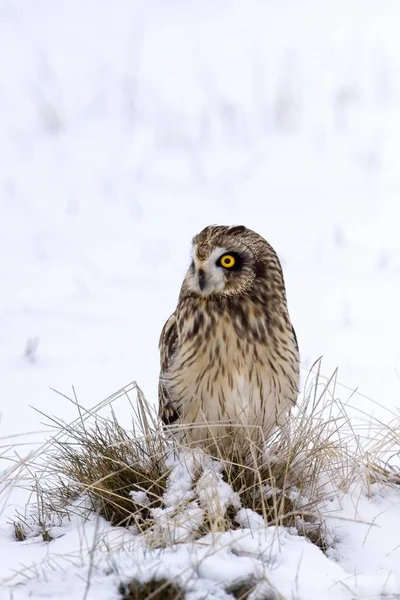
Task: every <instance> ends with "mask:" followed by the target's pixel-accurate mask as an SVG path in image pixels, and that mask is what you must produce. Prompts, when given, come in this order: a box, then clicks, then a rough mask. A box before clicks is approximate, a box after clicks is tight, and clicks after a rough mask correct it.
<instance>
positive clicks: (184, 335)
mask: <svg viewBox="0 0 400 600" xmlns="http://www.w3.org/2000/svg"><path fill="white" fill-rule="evenodd" d="M193 302H194V304H196V301H193ZM186 308H187V310H188V311H189V310H190V309H194V308H196V310H193V311H191V310H190V312H191V314H194V315H195V317H194V318H186V317H185V311H183V318H182V319H181V320H178V331H179V339H180V345H179V349H178V351H177V352H176V355H175V356H174V359H173V361H172V362H171V365H170V368H169V369H168V371H167V373H165V375H164V378H163V381H164V384H165V386H166V388H167V391H168V393H169V394H170V395H171V397H173V398H174V401H175V404H176V406H177V407H178V411H179V414H180V422H181V423H183V424H187V425H194V427H193V429H192V430H191V431H190V439H191V441H192V442H194V441H201V440H204V439H205V438H209V437H213V436H217V437H220V436H221V435H222V436H223V435H224V434H225V433H226V428H224V427H223V426H221V424H222V423H226V424H227V426H228V425H231V426H233V427H237V426H239V428H240V427H245V428H246V429H247V428H250V430H252V431H254V430H256V431H257V432H258V431H259V429H260V428H261V429H262V431H263V433H264V435H268V432H269V431H270V430H271V429H272V428H273V427H274V426H275V424H280V423H281V420H282V418H283V416H284V415H285V414H286V412H287V409H288V407H289V406H290V405H291V404H293V403H294V402H295V399H296V396H297V371H296V369H297V362H296V360H295V357H294V348H293V347H292V346H293V344H292V342H291V340H290V335H289V332H286V330H285V328H284V327H282V332H281V333H280V335H279V336H278V337H277V336H275V335H271V334H269V333H268V328H267V322H266V317H265V315H263V313H262V312H261V311H259V310H258V309H257V307H256V306H255V307H252V310H250V311H248V314H247V315H246V319H247V321H246V324H245V325H246V327H243V328H242V329H243V330H241V325H242V324H241V317H240V314H239V315H237V314H236V313H233V314H232V313H229V312H228V311H227V310H225V311H224V310H222V311H221V308H220V306H219V305H218V304H217V303H215V304H214V305H213V304H210V303H209V304H207V310H205V309H203V308H202V306H201V305H200V306H198V305H197V306H193V307H190V306H188V307H186ZM278 355H279V356H280V357H281V358H280V360H278V361H277V360H276V359H277V356H278ZM204 421H207V424H208V425H207V427H206V429H204V428H202V427H199V424H200V423H201V422H204ZM213 423H219V424H220V425H219V426H218V427H215V426H213V425H212V424H213Z"/></svg>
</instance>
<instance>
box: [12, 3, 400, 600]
mask: <svg viewBox="0 0 400 600" xmlns="http://www.w3.org/2000/svg"><path fill="white" fill-rule="evenodd" d="M399 17H400V9H399V7H398V5H397V3H396V2H395V1H394V0H392V1H391V0H384V1H383V2H381V3H377V2H374V1H373V0H362V1H361V0H351V1H349V2H347V3H346V4H345V5H344V4H343V5H342V4H340V3H335V2H328V1H327V0H320V1H317V0H300V1H297V2H294V1H291V0H284V1H282V2H278V1H277V0H266V1H265V2H258V1H256V0H236V1H233V2H227V1H226V0H218V2H210V1H208V0H206V1H204V2H201V3H195V2H194V1H193V0H190V1H188V2H182V1H181V0H170V1H169V2H164V1H161V0H158V1H157V0H148V1H147V2H144V1H143V2H141V1H140V0H137V1H136V2H129V1H128V0H116V1H115V2H113V4H112V8H111V6H110V4H109V3H106V2H103V1H99V0H86V2H84V3H82V2H78V1H77V0H53V1H52V2H50V1H49V0H36V2H35V3H27V2H24V1H23V0H12V1H11V0H4V1H3V2H2V3H1V5H0V53H1V56H2V60H1V61H0V116H1V118H0V289H1V294H0V398H1V403H0V410H1V422H0V438H1V444H0V445H1V448H0V473H1V471H3V473H5V474H3V476H1V475H0V486H1V489H0V492H1V493H0V556H1V561H0V581H1V582H2V585H1V588H0V597H1V598H3V597H4V598H7V599H10V598H14V599H19V598H25V597H30V598H39V597H48V598H54V597H55V596H57V597H61V598H71V599H76V598H84V597H85V598H91V597H93V598H96V599H99V598H100V599H101V598H104V599H106V598H107V599H110V598H117V597H118V594H117V587H118V584H119V582H120V581H121V580H126V579H127V578H129V577H133V576H138V577H139V576H140V577H142V578H145V577H147V576H148V575H149V574H151V573H153V572H154V573H156V572H157V573H159V572H160V573H164V574H167V575H168V576H176V577H177V578H178V580H179V581H181V582H183V581H184V582H185V584H186V585H188V586H189V588H188V589H189V592H188V597H189V598H192V599H195V598H201V597H204V593H205V591H207V593H208V594H209V597H213V598H221V599H222V598H227V597H229V595H228V593H227V592H226V586H227V585H228V583H232V582H233V581H234V579H235V578H246V577H249V576H250V575H251V574H256V575H258V576H261V575H262V576H263V577H265V580H266V583H265V585H268V586H272V588H274V589H277V590H278V591H279V593H280V594H281V595H282V596H283V597H284V598H292V597H296V598H299V599H300V600H303V599H304V600H314V599H316V598H318V599H321V600H328V599H329V600H331V599H332V600H336V599H337V600H344V599H345V598H354V597H356V598H357V597H358V598H363V599H366V598H376V597H379V596H383V595H384V594H386V596H385V597H386V598H390V596H391V595H392V596H395V595H396V594H400V567H399V565H400V560H399V559H400V546H399V539H400V525H399V524H400V507H399V504H400V495H399V493H398V491H396V490H395V489H394V490H392V489H387V488H385V487H384V486H381V485H380V484H377V483H375V484H373V485H372V486H371V489H369V490H368V489H365V487H363V486H362V485H361V484H360V483H357V484H354V486H353V487H351V488H349V489H348V490H346V491H344V492H343V494H342V495H341V497H340V498H339V499H334V500H332V502H331V506H330V508H329V514H330V517H329V519H328V520H327V522H328V526H329V531H330V535H331V536H332V539H333V540H334V544H333V547H332V548H330V549H329V550H328V553H327V555H324V554H323V553H322V552H321V551H320V550H319V549H318V548H317V547H316V546H314V545H313V544H311V543H310V542H308V541H307V540H306V539H305V538H302V537H301V536H299V535H297V534H295V532H294V531H288V530H286V529H284V528H277V527H268V528H265V527H264V526H263V527H261V523H260V519H259V518H258V516H257V517H256V516H255V514H251V513H250V512H249V511H248V509H244V508H242V509H241V510H240V512H239V515H240V516H239V520H240V523H241V526H242V527H241V528H240V529H238V530H236V531H231V532H225V533H222V534H220V535H211V534H210V536H209V537H208V538H205V539H203V540H202V544H198V543H196V541H194V540H191V539H189V538H190V536H189V537H188V529H189V531H190V530H191V529H192V528H193V527H195V525H196V523H198V522H199V519H200V518H201V515H202V514H203V511H204V506H201V505H200V503H199V504H198V506H195V505H194V504H193V500H192V498H193V492H192V483H193V478H192V475H191V471H190V468H189V467H190V465H189V466H188V462H187V461H185V462H184V465H182V464H180V465H179V463H178V464H175V466H174V468H173V471H172V473H173V474H174V475H172V478H171V479H170V480H169V487H168V490H167V496H166V498H165V506H166V508H164V509H159V510H161V511H163V510H164V511H170V512H174V510H175V507H176V506H177V504H180V503H181V504H183V505H185V506H186V510H187V511H189V512H187V513H185V519H187V522H186V523H183V525H182V514H180V516H179V518H178V517H177V523H176V529H174V531H173V533H174V536H176V537H174V539H176V540H178V539H180V540H181V543H179V544H177V545H176V546H173V547H171V548H165V549H163V550H162V551H161V550H160V549H148V548H144V547H142V545H143V541H142V540H139V539H138V538H137V536H135V535H134V533H133V532H129V531H123V530H121V529H120V528H113V527H111V526H110V525H108V524H107V523H105V522H104V521H103V520H101V519H95V518H94V517H93V518H91V519H89V520H85V519H83V518H82V517H79V516H76V517H74V518H73V519H72V520H71V521H68V520H64V521H63V522H62V523H61V524H59V523H53V524H52V526H51V528H50V533H51V532H53V533H51V534H52V535H53V537H54V538H55V539H54V540H53V541H52V542H50V543H49V542H44V541H43V540H42V538H41V536H38V535H37V533H38V531H39V529H35V528H33V534H32V536H29V537H28V539H26V540H25V541H22V542H16V541H15V537H14V533H13V526H12V524H11V523H12V520H13V518H14V514H15V510H16V509H17V510H18V511H19V512H22V513H24V511H25V503H26V501H27V499H28V494H27V493H26V491H25V490H23V489H14V487H13V486H14V484H15V478H12V477H11V473H10V469H12V468H13V467H15V468H16V469H17V470H18V462H19V460H20V458H21V457H25V456H26V455H27V454H28V453H29V451H31V450H35V449H36V450H37V449H38V448H41V444H42V443H43V441H44V440H45V439H46V437H47V436H48V434H49V432H50V431H51V428H50V424H49V421H48V420H47V419H46V418H44V417H43V415H42V414H41V413H44V414H46V415H50V416H53V415H55V416H56V417H57V418H59V419H62V420H63V421H66V422H69V421H71V420H73V419H75V418H76V416H77V414H76V404H75V403H74V402H73V401H68V400H67V399H66V398H65V397H64V396H62V395H60V394H56V393H55V392H54V391H53V390H52V389H50V388H54V389H56V390H59V391H60V392H62V394H65V395H66V396H68V397H69V398H72V399H74V393H76V396H77V398H78V400H79V402H80V404H81V405H83V406H84V407H85V408H87V409H89V408H91V407H93V406H94V405H95V404H96V403H98V402H99V401H101V400H102V399H103V398H106V397H107V396H108V395H109V394H112V393H113V392H114V391H115V390H118V389H120V388H121V387H122V386H124V385H125V384H126V383H128V382H130V381H132V380H137V381H138V383H139V384H140V386H141V387H142V389H143V390H144V392H145V394H146V397H147V398H149V399H153V400H154V401H155V400H156V395H157V377H158V352H157V343H158V336H159V333H160V330H161V327H162V325H163V323H164V321H165V320H166V318H167V317H168V316H169V314H170V313H171V312H172V311H173V309H174V307H175V303H176V298H177V295H178V291H179V286H180V283H181V280H182V276H183V273H184V272H185V269H186V267H187V263H188V260H189V252H190V240H191V238H192V236H193V235H194V234H195V233H197V232H198V231H200V230H201V228H202V227H203V226H205V225H207V224H209V223H221V224H225V223H226V224H241V223H243V224H245V225H247V226H249V227H251V228H253V229H255V230H257V231H259V232H260V233H261V234H263V235H264V236H265V237H266V238H267V239H268V240H269V241H270V242H271V243H272V245H273V246H274V247H275V248H276V250H277V252H278V253H279V255H280V257H281V259H282V263H283V266H284V271H285V279H286V284H287V291H288V299H289V308H290V313H291V317H292V320H293V322H294V324H295V327H296V332H297V336H298V339H299V344H300V348H301V356H302V366H303V374H304V377H305V376H306V374H307V372H308V370H309V368H310V367H311V365H312V363H313V362H314V360H315V359H317V358H318V357H319V356H321V355H322V356H323V357H324V361H323V373H324V375H326V376H327V377H330V375H331V373H332V372H333V370H334V369H335V368H336V367H339V375H338V381H337V384H336V387H335V394H336V395H337V396H340V397H341V398H342V400H343V401H345V400H347V399H348V398H351V401H350V404H351V405H352V406H353V407H354V412H355V413H357V412H359V411H360V410H362V411H365V412H366V414H371V413H372V414H373V415H374V417H376V418H379V419H382V420H383V421H385V422H387V421H389V420H391V419H392V418H393V417H394V416H397V417H398V415H399V410H398V408H399V392H400V384H399V368H400V349H399V344H398V334H399V331H400V330H399V323H398V307H399V305H400V283H399V278H400V236H399V233H398V223H399V212H400V209H399V201H398V198H399V193H400V177H399V169H398V148H399V141H400V111H399V100H400V76H399V73H400V68H399V67H400V65H399V61H400V59H399V56H400V54H399V41H398V27H397V23H398V19H399ZM72 386H74V390H75V392H74V391H72ZM356 388H357V390H358V391H357V393H354V390H355V389H356ZM370 399H373V400H370ZM31 407H35V408H36V409H37V411H39V412H36V411H34V410H33V409H32V408H31ZM117 410H118V418H119V419H120V421H121V422H122V423H124V424H126V425H127V426H129V424H130V423H131V419H132V414H131V413H132V409H131V406H130V404H129V402H127V401H126V402H124V401H120V402H118V406H117ZM366 435H368V432H367V434H366ZM13 436H14V437H13ZM370 437H371V443H372V442H373V433H372V432H371V433H370ZM192 466H193V465H192ZM209 467H210V468H209V470H208V472H204V473H203V476H202V477H203V479H202V480H200V481H198V482H197V491H196V494H197V496H196V497H198V498H202V497H203V499H204V503H206V504H207V505H208V506H209V504H210V502H209V501H208V500H207V498H206V496H207V490H209V489H210V486H212V487H213V488H214V490H218V491H217V497H218V498H219V499H220V500H219V505H218V506H215V510H218V511H219V510H224V507H226V505H227V503H229V502H231V503H232V502H235V498H233V497H232V490H230V489H228V487H229V486H228V487H227V486H226V484H225V483H224V482H223V481H222V479H221V474H220V472H219V471H218V466H215V465H214V467H213V469H212V468H211V466H210V465H209ZM6 469H7V471H5V470H6ZM185 469H186V471H185ZM187 469H189V471H188V470H187ZM31 475H32V476H34V475H35V474H34V473H31ZM174 477H175V479H174ZM132 492H133V493H134V494H137V493H138V492H137V491H134V490H132ZM202 494H203V496H202ZM213 497H214V496H213ZM31 501H34V497H33V498H32V499H31ZM136 501H139V500H138V497H137V496H136ZM141 501H143V504H144V503H145V501H146V499H145V497H144V496H142V497H141ZM326 510H327V509H326ZM164 517H165V514H164V513H163V512H160V514H159V518H160V527H161V526H162V519H163V518H164ZM178 521H179V522H178ZM187 523H189V524H190V527H184V525H187ZM180 525H182V527H181V529H179V526H180ZM182 536H183V537H182ZM185 536H186V537H185ZM94 545H95V551H94V550H93V548H94ZM94 554H95V559H93V561H92V563H91V562H90V557H91V556H92V557H93V555H94ZM91 564H92V565H93V568H91V567H90V565H91ZM115 565H117V567H118V568H115ZM88 573H90V582H91V585H90V588H89V589H88V590H86V582H87V580H88ZM17 583H19V584H20V585H18V587H15V586H16V584H17ZM85 590H86V591H85ZM263 593H264V592H262V590H261V592H260V594H261V597H262V594H263ZM254 597H255V596H254ZM264 597H265V594H264ZM277 597H278V596H277ZM253 600H254V598H253Z"/></svg>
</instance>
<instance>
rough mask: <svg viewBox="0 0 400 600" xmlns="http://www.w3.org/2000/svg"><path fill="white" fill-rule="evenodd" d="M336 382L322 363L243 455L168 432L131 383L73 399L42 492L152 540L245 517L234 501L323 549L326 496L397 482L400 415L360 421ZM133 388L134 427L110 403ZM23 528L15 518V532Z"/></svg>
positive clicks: (51, 503) (59, 505) (227, 525)
mask: <svg viewBox="0 0 400 600" xmlns="http://www.w3.org/2000/svg"><path fill="white" fill-rule="evenodd" d="M336 385H337V384H336V374H334V376H333V377H332V378H331V379H330V380H328V381H326V380H325V381H324V380H323V379H322V377H321V375H320V371H319V364H317V365H316V366H315V369H314V371H313V372H312V374H311V375H310V378H309V380H308V381H307V383H306V391H305V394H304V398H303V400H302V402H301V403H300V404H299V405H298V407H296V409H295V410H294V411H293V412H292V414H291V415H290V417H289V418H288V420H287V423H286V425H285V427H283V428H282V429H281V430H280V431H278V432H276V434H275V435H274V436H273V439H271V440H269V441H268V444H267V447H266V450H265V451H264V452H263V453H260V452H258V451H257V449H255V448H254V451H253V452H251V453H250V455H249V453H246V455H244V453H243V450H242V448H241V447H238V445H236V446H235V445H233V447H232V449H231V454H230V455H229V456H228V457H227V456H226V455H224V459H223V460H216V459H215V457H214V459H212V458H211V457H209V456H207V455H205V454H204V453H201V452H199V451H198V450H197V451H196V450H193V452H191V451H189V450H188V449H184V448H181V447H180V446H179V445H178V444H176V443H175V444H174V443H172V442H171V441H167V440H166V439H165V436H164V434H163V431H162V428H161V427H160V424H159V422H158V420H157V418H156V416H155V413H154V409H153V408H152V407H151V406H150V405H149V404H148V402H147V401H146V400H145V398H144V396H143V394H142V392H141V391H140V389H139V388H138V387H137V386H136V385H135V384H132V385H131V386H130V388H129V390H127V389H124V390H121V391H120V392H119V393H118V394H117V395H115V396H113V397H112V398H110V399H108V401H106V402H105V403H103V404H102V405H99V406H98V407H96V408H95V409H94V410H93V411H90V412H88V411H84V409H83V408H82V407H80V406H79V405H78V403H77V402H76V399H75V400H74V402H76V404H77V407H78V410H79V418H78V419H77V420H76V421H75V422H74V423H72V424H70V425H65V424H63V423H61V422H58V421H55V420H54V419H53V425H54V424H55V426H56V427H57V428H58V432H57V434H56V435H55V436H53V438H52V439H51V441H50V443H49V445H48V447H47V450H46V453H45V457H46V460H45V463H46V468H45V473H44V477H43V478H42V494H43V497H44V498H45V500H42V501H43V502H47V506H48V510H49V512H52V513H57V512H58V513H60V512H62V511H65V510H66V509H67V508H68V507H70V506H71V504H72V503H75V506H77V502H76V500H77V498H81V499H82V498H83V499H85V501H86V500H87V499H88V500H89V501H90V507H91V509H92V510H93V511H96V512H97V513H99V514H100V515H102V516H103V517H104V518H105V519H107V520H108V521H110V522H111V523H112V524H114V525H124V526H132V525H133V526H135V528H136V529H137V530H138V531H140V532H146V533H149V539H151V540H152V543H153V544H154V545H156V546H163V545H164V546H165V545H168V544H169V543H172V542H173V541H177V540H178V541H182V540H183V539H188V538H190V539H193V538H198V537H201V536H203V535H205V534H207V533H209V532H216V531H227V530H229V529H234V528H238V527H239V526H243V520H240V519H238V511H239V509H240V508H247V509H251V510H252V511H254V512H255V513H257V514H258V515H260V516H261V517H262V519H263V520H264V523H268V524H273V525H283V526H290V527H296V528H297V530H298V532H299V533H300V534H301V535H305V536H307V537H308V538H309V539H310V540H311V541H312V542H313V543H316V544H318V545H319V546H320V547H321V548H322V549H325V548H326V547H327V545H328V544H329V537H327V536H326V523H327V516H329V515H327V514H326V511H325V509H324V508H325V505H326V503H327V501H329V499H330V498H332V497H333V496H335V495H336V496H337V495H340V494H341V493H345V492H346V491H348V490H349V488H350V486H351V485H352V484H353V483H354V482H355V481H358V482H359V483H360V484H361V485H363V486H364V487H365V489H366V491H367V493H368V490H369V489H371V486H372V485H373V484H374V483H376V482H381V483H384V484H386V485H396V484H398V483H399V482H400V479H399V476H398V474H396V471H395V470H394V469H393V468H392V467H389V466H388V463H387V462H386V458H387V456H388V455H389V454H390V453H392V454H393V453H394V452H398V451H399V447H400V436H399V431H400V427H399V421H398V417H396V416H395V415H393V419H392V421H391V422H390V423H389V424H388V425H385V426H384V425H383V424H382V423H380V422H379V421H375V422H374V421H371V419H370V418H369V420H366V419H365V420H364V421H362V420H360V419H359V421H360V422H357V424H356V423H355V422H353V421H352V419H351V418H350V416H349V414H348V411H349V410H351V409H352V407H351V403H350V404H347V405H346V406H345V405H344V404H342V403H341V402H340V401H339V400H337V398H336ZM130 391H135V393H136V396H137V399H136V403H132V412H133V413H134V418H133V428H132V431H131V432H129V433H128V432H127V430H126V429H124V428H123V427H122V426H121V425H120V423H119V422H118V419H117V417H116V416H115V414H114V412H113V402H114V401H115V400H116V399H117V398H128V397H129V393H128V392H130ZM105 407H108V408H109V409H111V415H110V416H109V417H107V418H104V417H103V416H101V411H102V410H103V409H104V408H105ZM171 457H174V459H173V460H172V458H171ZM179 465H180V467H181V470H182V468H183V471H182V472H183V473H185V469H186V471H187V473H188V477H189V483H190V487H191V492H190V494H191V495H190V498H189V499H188V498H185V499H184V500H183V501H182V502H181V503H179V502H178V503H177V504H176V506H173V507H171V504H170V502H169V503H168V502H167V501H166V491H170V490H171V486H172V485H173V481H174V477H175V479H176V476H175V475H174V473H173V471H174V469H176V468H177V466H178V467H179ZM221 485H228V486H230V489H231V492H232V493H231V498H230V499H228V501H224V502H222V501H221V499H220V496H219V489H220V486H221ZM132 492H133V495H132ZM205 492H206V493H205ZM86 505H87V502H86ZM155 509H165V510H164V513H165V514H166V513H168V518H167V517H166V516H165V514H163V517H162V519H163V520H161V521H160V517H159V514H160V513H159V511H158V512H157V510H155ZM168 511H169V512H168ZM166 518H167V520H166ZM157 523H158V526H157ZM177 528H178V529H179V528H180V529H182V528H186V530H185V534H186V538H185V535H183V534H182V532H181V533H180V534H179V536H178V537H176V536H175V535H174V533H173V532H172V533H171V531H172V530H174V529H177ZM24 531H25V530H24V528H23V527H21V524H20V523H18V522H17V523H16V524H15V532H16V537H17V538H18V539H23V536H24ZM162 537H164V539H161V538H162Z"/></svg>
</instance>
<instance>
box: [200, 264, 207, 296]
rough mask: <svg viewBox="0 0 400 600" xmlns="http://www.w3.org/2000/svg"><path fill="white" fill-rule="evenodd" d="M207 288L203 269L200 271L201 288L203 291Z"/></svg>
mask: <svg viewBox="0 0 400 600" xmlns="http://www.w3.org/2000/svg"><path fill="white" fill-rule="evenodd" d="M205 287H206V275H205V273H204V271H203V269H199V288H200V290H201V291H203V290H204V288H205Z"/></svg>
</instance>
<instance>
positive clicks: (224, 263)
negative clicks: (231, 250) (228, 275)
mask: <svg viewBox="0 0 400 600" xmlns="http://www.w3.org/2000/svg"><path fill="white" fill-rule="evenodd" d="M219 263H220V265H221V267H224V268H225V269H232V267H234V266H235V264H236V259H235V257H234V256H232V254H224V255H223V256H221V258H220V260H219Z"/></svg>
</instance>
